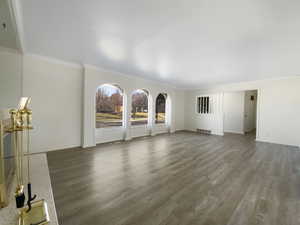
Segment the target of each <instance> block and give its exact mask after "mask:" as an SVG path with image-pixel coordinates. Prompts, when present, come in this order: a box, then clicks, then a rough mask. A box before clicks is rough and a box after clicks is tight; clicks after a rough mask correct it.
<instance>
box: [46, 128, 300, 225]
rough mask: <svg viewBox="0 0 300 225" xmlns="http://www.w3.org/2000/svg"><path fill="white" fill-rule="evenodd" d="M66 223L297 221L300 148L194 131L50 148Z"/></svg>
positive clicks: (244, 224)
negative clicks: (86, 147) (86, 145)
mask: <svg viewBox="0 0 300 225" xmlns="http://www.w3.org/2000/svg"><path fill="white" fill-rule="evenodd" d="M47 156H48V163H49V168H50V175H51V182H52V187H53V192H54V199H55V203H56V209H57V214H58V219H59V223H60V225H254V224H256V225H262V224H264V225H299V224H300V151H299V149H298V148H296V147H288V146H282V145H275V144H268V143H259V142H255V141H254V137H253V136H252V135H248V136H247V135H246V136H243V135H233V134H230V135H225V136H224V137H218V136H204V135H200V134H196V133H190V132H178V133H176V134H172V135H160V136H156V137H148V138H141V139H136V140H133V141H130V142H121V143H113V144H102V145H99V146H97V147H95V148H90V149H71V150H62V151H55V152H49V153H48V154H47Z"/></svg>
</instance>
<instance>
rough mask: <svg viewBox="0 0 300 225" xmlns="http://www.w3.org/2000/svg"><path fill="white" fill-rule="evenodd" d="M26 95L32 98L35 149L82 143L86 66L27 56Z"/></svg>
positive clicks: (43, 149)
mask: <svg viewBox="0 0 300 225" xmlns="http://www.w3.org/2000/svg"><path fill="white" fill-rule="evenodd" d="M23 79H24V83H23V90H24V93H23V95H24V96H30V97H32V102H31V108H32V110H33V124H34V130H33V131H32V148H33V152H44V151H50V150H55V149H62V148H69V147H74V146H80V145H81V128H82V124H81V123H82V122H81V121H82V69H81V68H80V67H78V66H73V65H68V64H62V63H60V62H56V61H51V60H48V59H46V58H41V57H37V56H32V55H25V56H24V77H23Z"/></svg>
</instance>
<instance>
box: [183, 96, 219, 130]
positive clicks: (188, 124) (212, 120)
mask: <svg viewBox="0 0 300 225" xmlns="http://www.w3.org/2000/svg"><path fill="white" fill-rule="evenodd" d="M203 94H204V95H205V96H209V97H210V104H211V106H210V108H211V113H209V114H199V113H197V110H196V101H197V97H198V96H201V95H203ZM184 102H185V109H186V113H185V129H187V130H194V131H195V130H197V129H204V130H211V132H212V134H215V135H223V106H222V105H223V95H222V94H220V93H212V92H208V91H205V92H201V91H187V92H186V93H185V100H184Z"/></svg>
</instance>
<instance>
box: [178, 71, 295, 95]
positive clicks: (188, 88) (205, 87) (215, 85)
mask: <svg viewBox="0 0 300 225" xmlns="http://www.w3.org/2000/svg"><path fill="white" fill-rule="evenodd" d="M299 76H300V74H298V75H297V74H296V75H288V76H278V77H273V78H264V79H257V80H249V81H239V82H224V83H220V84H212V85H206V86H199V87H181V88H182V89H181V90H184V91H208V90H211V89H218V88H220V89H222V91H224V90H223V89H224V87H225V88H226V86H227V85H230V86H231V85H243V84H251V83H254V84H255V83H256V82H265V81H278V80H279V81H280V80H286V79H295V78H299ZM177 89H180V87H178V88H177ZM243 90H244V89H243V88H241V89H235V90H234V91H243ZM249 90H255V89H249ZM225 92H227V90H225Z"/></svg>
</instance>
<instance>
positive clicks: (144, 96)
mask: <svg viewBox="0 0 300 225" xmlns="http://www.w3.org/2000/svg"><path fill="white" fill-rule="evenodd" d="M148 97H149V93H148V91H146V90H143V89H138V90H135V91H134V92H133V93H132V102H131V104H132V107H131V119H130V121H131V125H133V126H134V125H144V124H148V111H149V109H148V102H149V101H148Z"/></svg>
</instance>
